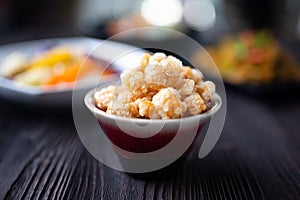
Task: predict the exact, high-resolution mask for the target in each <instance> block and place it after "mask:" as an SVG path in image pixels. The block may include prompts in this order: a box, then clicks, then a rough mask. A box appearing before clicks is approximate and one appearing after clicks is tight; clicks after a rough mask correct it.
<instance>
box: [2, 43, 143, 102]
mask: <svg viewBox="0 0 300 200" xmlns="http://www.w3.org/2000/svg"><path fill="white" fill-rule="evenodd" d="M99 46H101V48H99ZM126 52H127V53H128V54H126V55H124V56H123V57H122V58H120V59H118V60H117V61H114V62H113V64H110V63H111V61H112V60H113V59H115V58H116V57H119V56H120V55H123V54H124V53H126ZM142 53H144V51H139V50H138V48H136V47H133V46H129V45H125V44H121V43H118V42H111V41H104V40H97V39H91V38H83V37H78V38H56V39H44V40H36V41H27V42H21V43H15V44H8V45H4V46H0V59H1V60H2V65H0V72H1V74H2V76H0V95H1V96H3V97H4V98H6V99H9V100H13V101H16V102H20V103H28V104H32V105H34V106H37V105H39V106H50V107H66V106H67V107H68V106H69V107H70V106H71V105H72V92H73V85H74V84H76V85H77V87H76V89H78V90H82V91H83V92H85V91H87V90H89V89H91V88H93V87H95V86H96V85H97V84H99V82H101V83H104V82H110V81H116V80H117V79H118V76H119V72H121V71H123V70H124V69H126V68H128V67H129V66H131V65H133V66H134V65H135V64H136V62H138V61H139V58H140V56H141V55H142ZM108 67H109V68H108ZM77 76H78V77H77Z"/></svg>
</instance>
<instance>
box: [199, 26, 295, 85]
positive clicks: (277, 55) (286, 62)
mask: <svg viewBox="0 0 300 200" xmlns="http://www.w3.org/2000/svg"><path fill="white" fill-rule="evenodd" d="M207 51H208V53H209V55H210V56H211V57H212V59H213V61H214V62H215V63H216V65H217V67H218V68H219V70H220V72H221V75H222V76H223V78H224V80H225V81H226V82H229V83H232V84H237V85H240V84H249V83H250V84H253V85H263V84H269V83H273V82H300V68H299V65H298V63H297V62H296V60H294V58H293V57H292V56H291V55H290V54H289V53H287V51H285V50H283V48H282V47H280V45H279V44H278V42H277V41H276V39H275V37H274V36H273V35H272V34H271V33H270V32H269V31H267V30H259V31H252V30H251V31H250V30H246V31H243V32H240V33H239V34H237V35H234V36H230V37H225V38H223V39H222V40H221V41H220V43H219V44H217V45H216V46H213V47H208V48H207ZM205 56H206V55H204V54H203V53H202V52H197V53H196V55H195V57H194V61H195V62H196V63H197V62H198V63H199V61H201V60H203V59H205ZM203 70H206V71H207V72H209V70H210V69H203Z"/></svg>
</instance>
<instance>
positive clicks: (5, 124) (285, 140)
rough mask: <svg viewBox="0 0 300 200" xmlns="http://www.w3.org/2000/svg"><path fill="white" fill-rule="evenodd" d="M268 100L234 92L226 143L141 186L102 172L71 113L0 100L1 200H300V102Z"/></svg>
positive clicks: (292, 98) (223, 138) (294, 99)
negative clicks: (82, 140) (85, 145)
mask: <svg viewBox="0 0 300 200" xmlns="http://www.w3.org/2000/svg"><path fill="white" fill-rule="evenodd" d="M272 99H273V100H271V101H270V100H269V99H262V98H255V97H252V96H250V95H245V94H241V93H237V92H236V91H230V90H228V113H227V118H226V123H225V127H224V130H223V133H222V135H221V138H220V141H219V142H218V143H217V145H216V146H215V148H214V149H213V151H212V152H211V153H210V154H209V155H208V156H207V157H205V158H204V159H201V160H199V159H197V158H196V155H195V153H194V154H192V155H190V156H188V157H187V158H186V160H184V161H183V162H182V163H181V164H180V165H179V167H177V168H175V169H174V172H173V173H172V174H171V175H168V176H167V175H166V176H162V177H161V178H160V179H154V180H149V179H146V180H143V179H136V178H133V177H131V176H128V175H127V174H125V173H122V172H118V171H115V170H113V169H110V168H108V167H106V166H103V165H102V164H101V163H99V162H98V161H97V160H95V159H94V158H93V157H92V156H91V155H90V154H89V153H88V152H87V151H86V150H85V148H84V147H83V145H82V144H81V141H80V140H79V138H78V136H77V133H76V130H75V128H74V124H73V120H72V115H71V113H70V112H52V113H47V112H45V111H35V110H36V109H35V108H27V107H24V106H23V105H16V104H13V103H10V102H7V101H5V100H3V99H1V100H0V130H1V131H0V144H1V145H0V188H1V190H0V199H65V198H67V199H299V198H300V148H299V147H300V135H299V134H300V132H299V131H300V124H299V122H300V121H299V119H300V118H299V114H300V105H299V100H300V96H299V95H293V96H289V97H286V98H284V99H283V98H282V99H280V96H279V97H278V99H277V98H272Z"/></svg>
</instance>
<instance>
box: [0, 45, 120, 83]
mask: <svg viewBox="0 0 300 200" xmlns="http://www.w3.org/2000/svg"><path fill="white" fill-rule="evenodd" d="M45 45H46V46H45ZM40 48H41V49H43V50H42V51H39V52H38V53H37V54H36V55H34V56H28V55H26V53H25V52H19V51H14V52H12V53H10V54H9V55H8V56H6V57H5V58H4V59H3V61H2V65H1V67H0V75H2V76H4V77H6V78H9V79H11V80H13V81H16V82H18V83H21V84H26V85H33V86H42V87H45V88H47V89H50V88H53V87H72V85H73V83H74V81H76V80H80V79H84V78H90V77H91V76H93V74H96V73H97V74H99V73H103V75H104V76H105V75H110V74H114V73H117V72H116V71H115V70H113V69H111V68H108V69H105V67H106V65H107V64H106V63H104V61H103V60H99V59H98V60H96V59H93V58H91V57H89V56H88V55H87V53H88V52H85V50H84V49H83V46H80V45H76V44H75V45H55V44H54V45H51V44H50V47H49V45H47V44H43V46H41V47H40ZM80 70H81V72H82V73H80V76H79V77H77V74H78V72H79V71H80Z"/></svg>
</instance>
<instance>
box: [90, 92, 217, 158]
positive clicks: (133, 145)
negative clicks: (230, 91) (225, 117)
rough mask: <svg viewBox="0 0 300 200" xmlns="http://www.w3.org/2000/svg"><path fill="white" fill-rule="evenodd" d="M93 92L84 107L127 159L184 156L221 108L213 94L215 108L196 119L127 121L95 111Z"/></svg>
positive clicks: (130, 119) (134, 119) (132, 119)
mask: <svg viewBox="0 0 300 200" xmlns="http://www.w3.org/2000/svg"><path fill="white" fill-rule="evenodd" d="M94 92H95V90H92V91H90V92H89V93H87V95H86V96H85V105H86V106H87V108H88V109H89V110H90V111H91V112H92V113H93V114H94V115H95V117H96V118H97V120H98V121H99V124H100V126H101V128H102V130H103V131H104V133H105V134H106V136H107V137H108V138H109V140H110V141H111V143H112V145H113V148H114V149H115V150H116V151H117V152H118V153H119V154H120V155H121V156H123V157H126V158H137V157H139V156H137V155H139V154H141V153H143V154H145V153H150V152H157V154H158V155H160V156H162V157H164V158H171V157H173V156H178V155H179V154H180V156H181V155H184V154H185V153H187V151H188V150H189V149H191V147H192V144H193V142H194V141H195V139H196V137H197V135H198V133H199V132H200V131H201V129H202V127H203V126H204V125H205V123H206V122H207V121H209V119H210V117H211V116H212V115H213V114H215V113H216V112H217V111H218V110H219V109H220V107H221V104H222V101H221V98H220V96H219V95H218V94H215V95H214V96H213V102H214V106H213V107H212V108H211V109H210V110H209V111H207V112H205V113H202V114H199V115H196V116H191V117H186V118H180V119H168V120H161V119H137V118H126V117H120V116H115V115H111V114H108V113H106V112H104V111H102V110H100V109H98V108H97V107H96V106H95V103H94V98H93V94H94ZM180 156H179V157H180Z"/></svg>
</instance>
